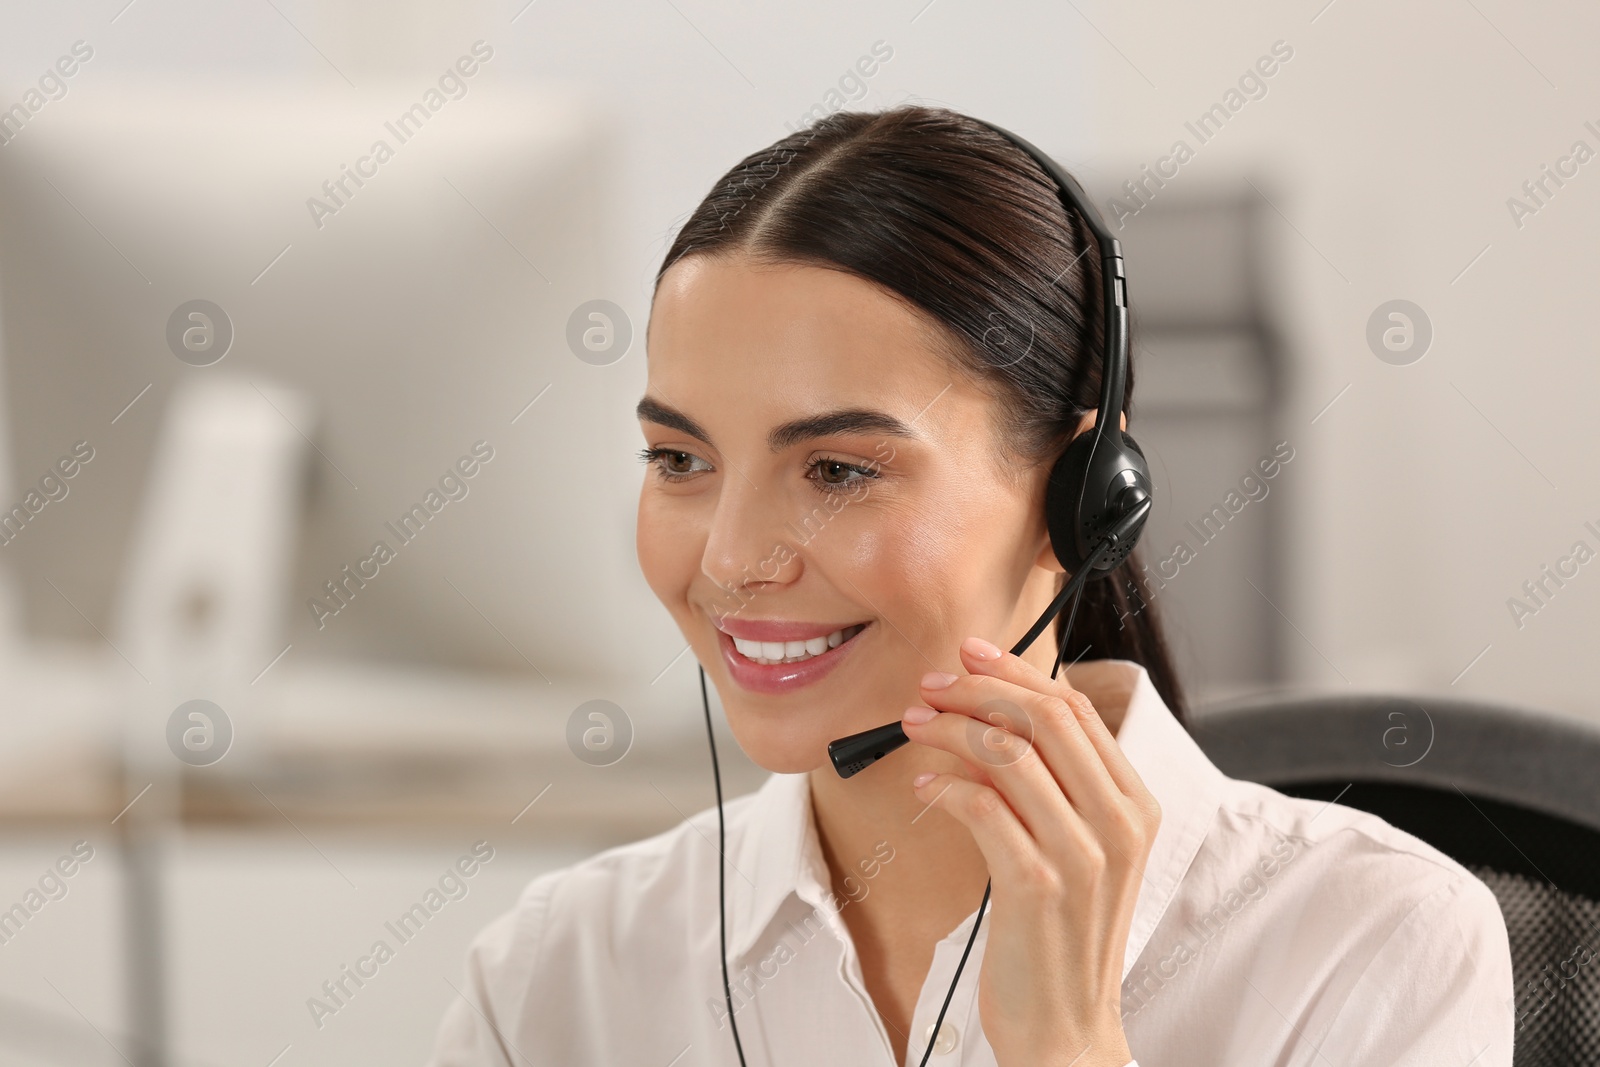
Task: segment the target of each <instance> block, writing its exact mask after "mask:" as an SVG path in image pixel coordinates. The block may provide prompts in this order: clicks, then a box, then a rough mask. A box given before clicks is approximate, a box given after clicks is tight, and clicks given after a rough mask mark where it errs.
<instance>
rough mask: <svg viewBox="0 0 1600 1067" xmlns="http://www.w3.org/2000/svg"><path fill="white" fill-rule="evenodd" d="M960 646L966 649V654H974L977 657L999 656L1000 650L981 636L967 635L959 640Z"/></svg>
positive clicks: (992, 657)
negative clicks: (964, 638) (961, 640)
mask: <svg viewBox="0 0 1600 1067" xmlns="http://www.w3.org/2000/svg"><path fill="white" fill-rule="evenodd" d="M961 647H962V648H964V649H966V651H967V655H969V656H976V657H977V658H978V659H999V658H1000V650H999V649H998V648H996V647H995V646H994V645H991V644H990V643H989V642H987V641H985V640H984V639H983V638H981V637H969V638H967V639H966V640H965V641H963V642H961Z"/></svg>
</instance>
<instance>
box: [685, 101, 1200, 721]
mask: <svg viewBox="0 0 1600 1067" xmlns="http://www.w3.org/2000/svg"><path fill="white" fill-rule="evenodd" d="M691 254H721V255H732V254H739V255H748V256H751V257H753V258H755V259H757V260H762V261H768V262H775V263H800V264H810V265H814V266H822V267H826V268H829V269H833V270H842V271H846V272H848V273H850V274H853V275H856V276H858V277H861V278H864V279H866V280H867V281H871V282H875V283H877V284H878V285H879V286H881V287H883V288H884V289H885V290H887V291H888V292H890V293H892V294H895V295H896V296H898V297H899V298H901V299H902V300H904V301H905V302H907V303H909V304H910V305H911V306H912V307H914V308H916V309H918V310H919V311H921V312H922V313H924V314H925V315H926V316H927V317H928V318H929V319H930V321H931V322H932V323H936V324H937V328H935V329H933V330H930V335H931V336H934V337H935V338H937V339H938V340H940V341H942V342H943V344H942V346H941V347H942V348H944V349H945V351H946V353H947V354H948V356H949V357H950V358H951V360H952V365H953V366H954V367H956V368H957V369H959V370H960V371H962V372H964V373H965V375H966V376H968V377H970V378H971V379H972V380H974V381H976V382H978V383H979V384H980V385H983V386H985V387H986V388H987V389H989V391H990V392H991V393H992V394H994V395H996V396H997V398H998V399H999V401H1000V402H999V403H998V404H997V405H996V407H997V413H996V418H997V423H998V424H997V426H996V431H997V432H996V440H997V441H998V442H1003V445H1002V448H1001V450H1002V451H1004V452H1009V453H1010V455H1009V456H1007V457H1005V462H1006V463H1007V464H1009V463H1010V462H1011V460H1012V459H1013V458H1014V459H1015V460H1017V461H1020V463H1019V465H1018V466H1016V467H1015V468H1014V469H1013V471H1012V473H1015V471H1016V470H1021V469H1026V468H1029V467H1033V466H1036V465H1038V464H1041V463H1050V462H1053V461H1054V460H1055V459H1056V457H1057V456H1059V455H1060V454H1061V452H1062V450H1063V449H1064V448H1065V447H1066V444H1067V442H1068V441H1069V440H1071V438H1072V434H1073V431H1074V430H1075V429H1076V428H1077V426H1078V423H1079V421H1080V420H1081V419H1082V417H1083V416H1084V415H1085V414H1086V413H1087V412H1088V411H1089V410H1090V409H1092V408H1094V407H1096V406H1097V405H1098V403H1099V398H1100V370H1101V361H1102V356H1101V353H1102V352H1103V351H1104V346H1103V337H1104V334H1103V329H1104V323H1103V322H1102V318H1103V308H1102V305H1101V296H1100V259H1099V256H1098V255H1097V254H1096V250H1095V248H1094V238H1093V235H1092V233H1091V232H1090V231H1089V230H1088V228H1087V227H1086V226H1085V225H1084V223H1083V220H1082V219H1081V218H1080V217H1079V216H1078V215H1077V214H1076V213H1075V212H1074V213H1072V214H1071V215H1070V216H1069V214H1068V212H1067V210H1066V208H1065V207H1064V206H1063V205H1062V203H1061V200H1060V197H1059V195H1058V194H1057V192H1056V188H1055V184H1054V182H1052V181H1051V180H1050V178H1049V177H1048V176H1047V175H1046V174H1045V173H1044V172H1043V171H1042V170H1040V169H1039V166H1038V164H1037V163H1035V162H1034V161H1033V160H1032V159H1031V158H1030V157H1029V156H1028V155H1027V154H1026V153H1024V152H1023V151H1022V150H1021V149H1019V148H1017V147H1016V146H1015V145H1013V144H1012V143H1011V142H1010V141H1008V140H1006V139H1005V138H1004V137H1002V136H1001V135H1000V134H997V133H995V132H994V131H993V130H991V129H989V128H988V127H987V126H985V125H983V124H982V123H979V122H976V121H974V120H972V119H970V118H968V117H966V116H964V115H961V114H959V113H957V112H954V111H950V110H947V109H944V108H932V107H921V106H911V105H907V106H902V107H897V108H894V109H893V110H889V111H883V112H861V111H839V112H835V113H834V114H832V115H829V116H827V117H826V118H823V119H820V120H818V121H817V122H815V123H813V124H812V125H810V126H808V127H806V128H804V129H802V130H799V131H797V132H795V133H793V134H791V135H789V136H787V137H784V138H783V139H782V140H779V141H777V142H775V143H774V144H772V145H770V146H768V147H767V148H763V149H761V150H760V151H758V152H755V153H754V154H752V155H750V156H747V157H745V158H744V159H743V160H741V161H740V162H739V164H738V165H737V166H735V167H734V168H733V169H732V170H730V171H729V172H728V173H727V174H726V175H724V176H723V177H722V178H721V179H720V180H719V181H718V182H717V184H716V187H715V188H714V189H712V191H711V192H710V194H708V195H707V196H706V198H705V199H704V200H703V201H701V202H700V205H699V206H698V207H696V208H695V210H694V213H693V214H692V215H690V217H689V219H688V221H687V222H685V223H684V225H683V228H682V229H681V230H679V232H678V235H677V238H676V239H675V240H674V241H673V243H672V247H671V248H670V249H668V251H667V254H666V257H665V258H664V259H663V261H662V264H661V268H660V270H659V271H657V272H656V284H657V285H658V286H659V284H660V282H661V277H662V275H663V274H665V273H666V271H667V268H668V267H670V266H671V265H672V264H673V263H675V262H677V261H678V260H679V259H680V258H681V257H683V256H686V255H691ZM1133 384H1134V368H1133V367H1132V366H1130V367H1129V368H1128V381H1127V399H1126V400H1125V401H1124V408H1125V410H1126V411H1127V413H1128V416H1129V419H1130V420H1131V419H1132V417H1133ZM1102 417H1105V416H1102ZM1130 428H1131V425H1130ZM1041 507H1042V502H1041ZM1064 580H1065V576H1063V581H1064ZM1064 623H1065V613H1063V614H1062V615H1061V616H1058V617H1057V620H1056V622H1055V623H1054V624H1053V625H1054V628H1055V629H1056V630H1059V629H1060V627H1061V626H1062V625H1064ZM1060 649H1061V653H1062V656H1061V659H1062V662H1063V663H1072V662H1075V661H1077V660H1078V659H1080V658H1085V659H1127V660H1133V661H1134V662H1136V663H1140V664H1142V665H1143V666H1144V667H1145V669H1146V671H1147V672H1148V673H1149V675H1150V680H1151V681H1152V682H1153V683H1154V685H1155V687H1156V690H1157V692H1159V693H1160V694H1161V697H1162V699H1163V700H1164V701H1165V702H1166V704H1167V706H1168V707H1169V708H1170V709H1171V710H1172V712H1173V714H1174V715H1175V716H1176V717H1177V718H1178V720H1179V721H1180V722H1184V721H1185V718H1186V711H1187V708H1186V706H1185V702H1184V695H1183V689H1182V687H1181V685H1180V684H1179V681H1178V676H1177V672H1176V671H1175V670H1174V669H1173V664H1172V658H1171V655H1170V653H1169V651H1168V649H1167V645H1166V641H1165V639H1164V637H1163V636H1162V632H1161V624H1160V621H1159V620H1158V619H1157V617H1156V610H1155V607H1154V605H1153V604H1152V603H1151V598H1150V591H1149V587H1148V584H1147V583H1146V582H1145V580H1144V578H1143V567H1142V566H1141V565H1140V563H1139V555H1138V552H1137V551H1135V552H1134V554H1133V555H1132V556H1130V557H1129V559H1128V561H1127V563H1126V564H1124V566H1123V568H1121V569H1119V570H1117V571H1115V572H1113V573H1112V574H1111V575H1110V576H1108V577H1107V578H1104V579H1099V580H1094V581H1091V582H1089V584H1088V585H1087V586H1086V587H1085V589H1084V593H1083V603H1082V604H1081V606H1080V607H1079V610H1078V614H1077V618H1076V620H1075V621H1074V623H1073V627H1072V632H1071V633H1069V634H1066V635H1065V636H1064V638H1063V639H1062V641H1061V645H1060ZM1186 725H1187V724H1186Z"/></svg>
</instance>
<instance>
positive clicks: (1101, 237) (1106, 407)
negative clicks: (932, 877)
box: [700, 119, 1153, 1067]
mask: <svg viewBox="0 0 1600 1067" xmlns="http://www.w3.org/2000/svg"><path fill="white" fill-rule="evenodd" d="M973 121H974V122H978V123H981V124H982V125H984V126H987V127H988V128H989V129H991V130H993V131H994V132H996V133H998V134H1000V135H1001V136H1002V137H1005V138H1006V139H1007V140H1009V141H1010V142H1012V143H1013V144H1015V145H1016V146H1017V147H1018V148H1020V149H1022V150H1023V151H1024V152H1026V153H1027V154H1028V155H1029V156H1031V157H1032V158H1033V160H1034V162H1036V163H1037V164H1039V167H1040V169H1042V170H1043V171H1044V172H1045V174H1047V175H1048V176H1049V177H1050V179H1051V180H1052V181H1053V182H1054V183H1055V186H1056V190H1057V192H1058V193H1059V195H1060V197H1061V204H1062V206H1063V207H1064V208H1065V209H1066V211H1067V217H1068V220H1069V221H1070V219H1071V217H1072V215H1073V213H1074V212H1076V213H1077V214H1078V216H1079V217H1080V218H1082V219H1083V221H1084V223H1085V224H1087V225H1088V227H1089V230H1090V232H1091V233H1093V234H1094V238H1095V242H1096V244H1097V245H1098V246H1099V250H1100V276H1101V281H1102V288H1103V290H1104V323H1105V359H1104V369H1103V371H1102V374H1101V379H1100V408H1099V411H1098V413H1097V414H1096V416H1095V424H1094V428H1093V429H1092V430H1090V431H1089V432H1087V433H1081V434H1079V435H1078V436H1077V437H1075V438H1074V439H1073V440H1072V442H1071V443H1070V444H1068V445H1067V448H1066V451H1064V452H1063V453H1062V454H1061V458H1059V459H1058V460H1056V462H1055V465H1054V466H1053V467H1051V469H1050V479H1049V483H1048V485H1047V487H1046V489H1045V499H1044V513H1045V525H1046V528H1047V529H1048V531H1049V533H1050V547H1051V549H1052V550H1053V551H1054V552H1055V555H1056V559H1057V560H1059V561H1060V562H1061V565H1062V566H1063V567H1064V568H1066V570H1067V573H1068V574H1070V575H1071V576H1072V577H1071V578H1070V579H1069V580H1068V581H1067V582H1066V584H1065V585H1063V586H1062V588H1061V592H1059V593H1057V594H1056V596H1055V599H1053V600H1052V601H1051V602H1050V606H1049V607H1048V608H1046V609H1045V612H1044V614H1043V615H1041V616H1039V620H1038V621H1037V622H1035V623H1034V624H1033V626H1032V627H1031V628H1029V630H1028V632H1027V633H1026V634H1025V635H1024V636H1023V638H1022V640H1020V641H1018V642H1017V643H1016V645H1014V646H1013V647H1012V649H1011V652H1012V654H1013V655H1021V654H1022V652H1023V651H1024V650H1025V649H1027V647H1028V646H1029V645H1031V644H1033V642H1034V639H1035V638H1037V637H1038V636H1039V635H1040V634H1041V633H1043V632H1044V629H1045V627H1046V626H1048V625H1050V621H1051V620H1052V619H1054V618H1055V617H1056V615H1057V614H1059V613H1060V611H1061V608H1062V606H1063V605H1065V604H1066V602H1067V598H1068V597H1072V610H1071V611H1070V612H1069V613H1068V615H1067V623H1066V626H1065V628H1064V629H1063V630H1062V634H1063V635H1065V634H1069V633H1071V632H1072V623H1073V620H1074V619H1075V618H1076V616H1077V614H1078V600H1079V599H1080V598H1081V597H1082V594H1083V588H1084V586H1085V584H1086V583H1087V582H1089V581H1090V580H1091V579H1094V578H1100V577H1104V576H1105V575H1107V574H1110V573H1111V572H1112V571H1114V570H1116V569H1117V568H1118V567H1119V566H1121V565H1122V563H1123V562H1124V561H1125V560H1126V559H1127V558H1128V554H1129V553H1130V552H1132V551H1133V546H1134V544H1135V543H1136V542H1137V541H1138V539H1139V534H1140V532H1141V531H1142V530H1143V528H1144V522H1145V519H1146V518H1147V517H1148V516H1149V514H1150V507H1151V504H1152V502H1153V487H1152V485H1151V483H1150V468H1149V466H1148V465H1147V464H1146V463H1145V458H1144V452H1143V450H1141V449H1140V448H1139V446H1138V445H1137V444H1135V443H1134V440H1133V438H1131V437H1129V436H1128V435H1127V434H1126V433H1124V432H1123V431H1122V426H1121V422H1122V419H1121V416H1122V404H1123V399H1124V395H1125V393H1126V391H1127V381H1128V288H1127V280H1126V277H1125V276H1124V274H1123V267H1122V245H1121V244H1120V243H1119V242H1118V241H1117V239H1116V238H1115V237H1113V236H1111V231H1110V230H1108V229H1107V228H1106V224H1105V221H1104V220H1103V219H1102V218H1101V217H1100V213H1099V212H1098V211H1096V210H1095V208H1094V205H1093V204H1091V203H1090V202H1089V198H1088V196H1086V195H1085V194H1084V191H1083V188H1082V186H1080V185H1079V184H1078V183H1077V181H1076V179H1074V178H1073V177H1072V175H1070V174H1068V173H1067V172H1066V171H1065V170H1063V169H1062V167H1061V166H1060V164H1058V163H1056V161H1055V160H1053V159H1051V158H1050V157H1049V156H1047V155H1045V154H1044V153H1043V152H1041V151H1039V150H1038V149H1037V148H1035V147H1034V146H1033V145H1031V144H1029V143H1028V142H1027V141H1025V140H1023V139H1022V138H1021V137H1018V136H1017V135H1016V134H1014V133H1011V132H1010V131H1009V130H1004V129H1001V128H1000V127H999V126H996V125H994V123H992V122H984V120H982V119H974V120H973ZM1062 273H1063V274H1064V273H1065V271H1063V272H1062ZM1062 646H1063V647H1064V641H1063V643H1062ZM1060 668H1061V648H1060V647H1058V649H1057V652H1056V659H1055V665H1054V666H1053V667H1052V668H1051V670H1050V677H1052V678H1054V677H1055V676H1056V673H1057V671H1059V670H1060ZM700 700H701V704H702V706H703V707H704V708H705V715H706V737H707V739H708V741H709V742H710V745H711V770H712V776H713V778H714V780H715V782H716V789H717V848H718V852H719V853H720V852H721V851H722V850H723V848H724V847H725V834H724V827H723V821H722V772H721V770H720V768H719V767H718V765H717V740H716V737H715V735H714V734H713V733H712V730H711V702H710V698H709V697H708V696H707V693H706V672H705V668H704V667H701V668H700ZM908 740H910V739H909V738H908V737H906V733H905V730H904V729H903V728H902V727H901V725H900V722H899V721H898V720H897V721H895V722H892V723H888V724H887V725H884V726H878V727H874V728H873V729H870V730H864V731H862V732H861V733H858V734H851V735H850V736H848V737H841V738H839V739H838V740H836V741H832V742H830V743H829V745H828V756H829V758H830V759H832V760H833V766H834V769H835V770H837V771H838V772H839V776H840V777H841V778H849V777H850V776H851V775H854V774H856V773H858V772H859V771H861V770H863V769H865V768H867V767H870V766H871V765H872V764H874V763H876V762H877V761H878V760H880V759H882V758H883V757H884V756H886V755H888V754H889V753H890V752H893V751H894V750H895V749H897V748H899V747H900V746H901V745H903V744H905V743H906V742H907V741H908ZM725 867H726V864H725V863H724V862H722V860H721V859H719V861H718V865H717V899H718V904H719V907H720V927H719V932H720V935H721V945H722V992H723V995H724V997H726V998H727V1004H728V1024H729V1026H730V1027H732V1029H733V1044H734V1048H735V1049H736V1050H737V1051H738V1053H739V1063H740V1065H741V1067H743V1065H744V1062H745V1060H744V1046H743V1044H741V1043H740V1041H739V1027H738V1023H737V1022H736V1021H735V1020H734V1009H733V992H732V988H731V986H730V984H729V981H728V920H727V896H726V886H725V884H724V874H725V871H724V868H725ZM989 889H990V886H988V885H985V886H984V890H983V902H982V903H981V904H979V905H978V917H977V919H976V920H975V921H974V922H973V924H972V933H971V935H970V936H969V937H968V938H967V947H966V950H965V951H963V952H962V953H961V962H960V963H959V964H957V965H956V973H955V977H954V978H952V979H951V981H950V991H949V992H948V993H946V994H945V998H944V1004H943V1005H942V1006H941V1007H940V1008H939V1017H938V1018H937V1019H936V1020H935V1021H934V1024H933V1036H932V1037H931V1038H930V1039H929V1041H928V1049H927V1051H926V1052H924V1053H923V1054H922V1064H923V1065H926V1064H927V1062H928V1057H929V1055H931V1054H932V1052H933V1043H934V1041H935V1040H937V1039H938V1036H939V1028H940V1027H941V1026H942V1025H944V1016H945V1011H946V1010H947V1009H948V1008H949V1007H950V998H951V997H953V996H954V995H955V991H956V983H957V982H959V981H960V980H961V970H962V968H963V967H965V966H966V964H967V956H968V954H969V953H971V952H972V944H973V942H974V941H975V940H976V939H977V936H978V927H979V925H980V924H982V922H983V913H984V911H985V910H986V909H987V908H988V905H989Z"/></svg>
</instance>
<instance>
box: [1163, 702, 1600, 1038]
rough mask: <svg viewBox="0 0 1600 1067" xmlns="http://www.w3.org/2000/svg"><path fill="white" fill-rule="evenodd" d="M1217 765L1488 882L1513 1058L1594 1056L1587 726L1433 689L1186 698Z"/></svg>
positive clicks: (1596, 1011)
mask: <svg viewBox="0 0 1600 1067" xmlns="http://www.w3.org/2000/svg"><path fill="white" fill-rule="evenodd" d="M1190 725H1191V733H1192V734H1193V736H1194V738H1195V740H1196V742H1198V743H1199V745H1200V747H1201V748H1202V749H1204V750H1205V752H1206V754H1207V755H1208V756H1210V758H1211V760H1212V762H1213V763H1215V764H1216V765H1217V766H1218V767H1219V768H1221V769H1222V771H1223V772H1224V773H1225V774H1227V775H1229V776H1230V777H1233V778H1242V779H1246V780H1248V781H1253V782H1260V783H1261V784H1263V785H1268V786H1271V787H1272V788H1274V789H1277V790H1279V791H1280V792H1283V793H1287V794H1290V795H1292V796H1299V797H1310V798H1314V799H1321V800H1334V799H1337V801H1338V802H1339V803H1340V804H1344V805H1347V806H1349V807H1353V808H1359V809H1361V810H1363V811H1368V812H1371V813H1373V814H1375V815H1377V816H1379V817H1380V818H1382V819H1384V820H1385V821H1387V822H1389V823H1390V824H1392V825H1394V826H1397V827H1399V828H1400V829H1402V830H1405V831H1406V832H1407V833H1410V834H1412V835H1414V836H1416V837H1419V838H1421V839H1422V840H1424V841H1426V842H1428V843H1429V844H1431V845H1433V846H1434V847H1435V848H1437V849H1438V850H1439V851H1441V852H1443V853H1445V854H1446V855H1448V856H1450V857H1452V858H1453V859H1455V860H1456V862H1458V863H1460V864H1461V865H1462V866H1464V867H1467V868H1468V869H1470V870H1471V871H1472V872H1473V873H1474V874H1476V875H1477V876H1478V877H1479V878H1481V879H1483V881H1484V882H1485V883H1486V884H1487V885H1488V886H1489V887H1490V888H1491V889H1493V890H1494V893H1495V896H1496V897H1498V898H1499V900H1500V910H1501V911H1502V912H1503V913H1504V915H1505V919H1506V929H1507V931H1508V933H1509V934H1510V939H1511V963H1512V969H1513V972H1514V978H1515V985H1516V998H1517V999H1516V1018H1517V1023H1516V1045H1515V1058H1514V1063H1515V1065H1516V1067H1554V1065H1560V1067H1573V1065H1578V1064H1583V1065H1593V1064H1600V726H1597V725H1595V724H1593V723H1589V722H1587V721H1584V720H1579V719H1575V718H1572V717H1569V716H1556V715H1551V714H1548V713H1540V712H1532V711H1527V710H1523V709H1520V708H1512V707H1504V706H1497V705H1490V704H1480V703H1474V702H1469V701H1465V700H1458V699H1452V698H1446V697H1429V696H1418V697H1409V698H1408V697H1395V696H1376V695H1371V696H1315V697H1308V696H1290V697H1285V696H1281V695H1280V696H1273V695H1263V696H1255V697H1251V698H1248V699H1244V700H1236V701H1229V702H1226V703H1219V704H1213V705H1209V706H1206V707H1202V708H1198V709H1196V711H1195V712H1194V713H1193V714H1192V715H1191V716H1190Z"/></svg>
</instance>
